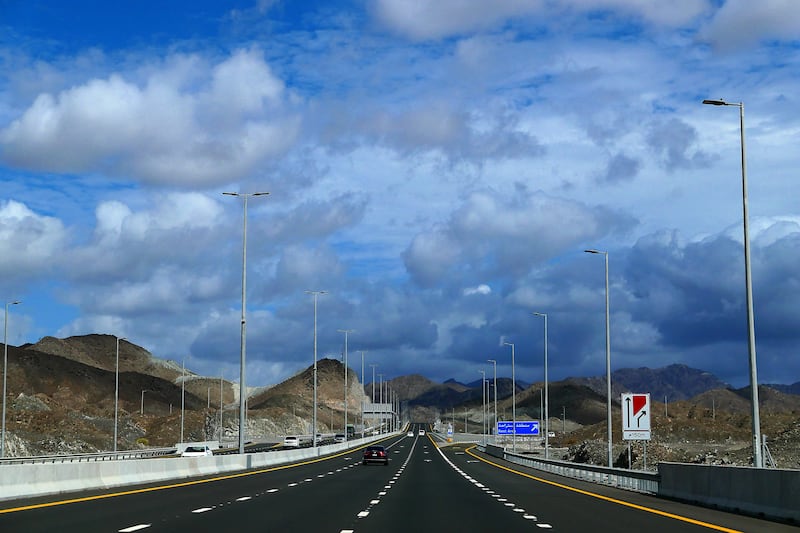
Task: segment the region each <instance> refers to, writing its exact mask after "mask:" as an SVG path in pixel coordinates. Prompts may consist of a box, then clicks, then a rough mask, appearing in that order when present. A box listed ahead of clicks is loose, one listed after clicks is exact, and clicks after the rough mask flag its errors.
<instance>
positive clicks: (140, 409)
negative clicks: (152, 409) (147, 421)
mask: <svg viewBox="0 0 800 533" xmlns="http://www.w3.org/2000/svg"><path fill="white" fill-rule="evenodd" d="M145 392H149V391H147V390H142V404H141V405H140V406H139V414H140V415H143V414H144V393H145Z"/></svg>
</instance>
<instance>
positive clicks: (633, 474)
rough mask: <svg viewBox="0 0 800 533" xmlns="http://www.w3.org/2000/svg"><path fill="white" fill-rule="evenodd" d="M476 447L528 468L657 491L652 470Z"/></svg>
mask: <svg viewBox="0 0 800 533" xmlns="http://www.w3.org/2000/svg"><path fill="white" fill-rule="evenodd" d="M478 449H479V450H481V451H482V452H485V453H488V454H489V455H492V456H494V457H498V458H501V459H505V460H506V461H509V462H512V463H516V464H518V465H522V466H527V467H529V468H535V469H536V470H542V471H544V472H550V473H552V474H557V475H559V476H565V477H570V478H573V479H580V480H582V481H589V482H592V483H600V484H603V485H609V486H612V487H617V488H620V489H626V490H632V491H636V492H643V493H647V494H658V487H659V482H660V480H661V476H660V475H659V474H658V473H656V472H645V471H642V470H628V469H627V468H609V467H607V466H597V465H589V464H583V463H571V462H569V461H559V460H556V459H541V458H534V457H529V456H525V455H520V454H515V453H510V452H507V451H505V449H504V448H501V447H500V446H494V445H491V444H489V445H486V446H484V445H482V444H481V445H478Z"/></svg>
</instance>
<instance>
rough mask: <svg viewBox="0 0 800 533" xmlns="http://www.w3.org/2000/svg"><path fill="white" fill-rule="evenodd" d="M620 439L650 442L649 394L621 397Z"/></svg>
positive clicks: (624, 395)
mask: <svg viewBox="0 0 800 533" xmlns="http://www.w3.org/2000/svg"><path fill="white" fill-rule="evenodd" d="M622 438H623V439H624V440H650V394H649V393H647V394H632V393H626V394H623V395H622Z"/></svg>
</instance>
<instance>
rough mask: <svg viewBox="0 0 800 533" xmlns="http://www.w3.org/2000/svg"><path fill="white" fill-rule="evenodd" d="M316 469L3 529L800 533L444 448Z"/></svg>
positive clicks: (10, 507) (28, 508) (12, 512)
mask: <svg viewBox="0 0 800 533" xmlns="http://www.w3.org/2000/svg"><path fill="white" fill-rule="evenodd" d="M382 444H384V445H385V446H386V447H387V449H388V452H389V457H390V463H389V465H388V466H382V465H368V466H364V465H362V464H361V454H362V450H361V449H357V450H353V451H349V452H346V453H341V454H336V455H332V456H328V457H325V458H320V459H317V460H313V461H305V462H303V463H298V464H293V465H283V466H279V467H271V468H264V469H259V470H253V471H248V472H244V473H239V474H233V475H224V476H216V477H210V478H204V479H196V480H189V481H182V482H178V483H174V484H171V485H165V484H161V485H149V486H142V487H135V488H130V489H125V490H122V491H120V490H117V491H106V492H97V493H91V494H88V493H87V494H80V495H77V496H76V495H72V496H71V498H69V499H68V498H66V497H61V498H49V499H37V500H30V501H14V502H1V503H0V532H2V533H6V532H9V533H10V532H14V533H16V532H20V533H22V532H24V533H34V532H38V531H42V532H45V531H46V532H48V533H53V532H56V533H73V532H74V533H78V532H80V533H87V532H95V531H97V532H134V531H142V532H144V533H150V532H154V531H159V532H193V533H196V532H204V531H213V532H226V531H232V530H234V529H235V530H236V531H246V532H263V531H289V532H301V533H302V532H328V531H329V532H335V533H341V532H348V531H353V532H358V533H365V532H393V531H421V530H426V531H428V530H434V531H439V532H442V533H445V532H447V533H449V532H472V531H478V532H494V531H504V532H517V531H542V530H555V531H569V532H588V531H600V532H615V531H620V532H622V531H624V532H646V533H659V532H677V531H689V532H692V531H697V532H700V531H752V532H759V533H761V532H777V531H800V528H794V527H791V526H788V525H784V524H777V523H773V522H768V521H763V520H757V519H754V518H749V517H743V516H739V515H735V514H731V513H724V512H720V511H714V510H709V509H703V508H699V507H693V506H689V505H684V504H680V503H676V502H670V501H666V500H660V499H658V498H655V497H652V496H646V495H641V494H636V493H632V492H628V491H622V490H616V489H612V488H608V487H603V486H599V485H595V484H590V483H583V482H576V481H573V480H568V479H565V478H561V477H558V476H552V475H548V474H543V473H541V472H539V471H534V470H529V469H525V468H523V467H519V466H517V465H513V464H511V463H506V462H504V461H501V460H498V459H496V458H493V457H489V456H485V455H483V454H479V453H477V452H476V451H475V450H474V449H471V445H458V446H447V447H443V448H441V449H440V448H439V447H437V446H436V445H435V444H434V442H433V441H432V440H431V437H430V435H426V436H419V435H418V434H417V432H416V431H415V432H414V436H413V437H408V436H406V435H405V434H404V435H402V436H400V437H392V438H389V439H386V440H385V441H383V443H382Z"/></svg>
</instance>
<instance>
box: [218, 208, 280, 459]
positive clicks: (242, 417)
mask: <svg viewBox="0 0 800 533" xmlns="http://www.w3.org/2000/svg"><path fill="white" fill-rule="evenodd" d="M222 194H224V195H227V196H238V197H240V198H242V199H243V200H244V202H243V207H244V209H243V216H242V221H243V222H242V328H241V340H240V354H239V453H240V454H244V434H245V427H246V425H247V406H246V403H245V401H246V398H247V384H246V382H245V360H246V357H245V354H246V352H247V199H248V198H249V197H251V196H266V195H268V194H269V193H268V192H252V193H240V192H224V193H222Z"/></svg>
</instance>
